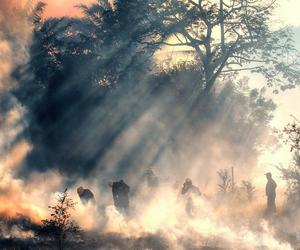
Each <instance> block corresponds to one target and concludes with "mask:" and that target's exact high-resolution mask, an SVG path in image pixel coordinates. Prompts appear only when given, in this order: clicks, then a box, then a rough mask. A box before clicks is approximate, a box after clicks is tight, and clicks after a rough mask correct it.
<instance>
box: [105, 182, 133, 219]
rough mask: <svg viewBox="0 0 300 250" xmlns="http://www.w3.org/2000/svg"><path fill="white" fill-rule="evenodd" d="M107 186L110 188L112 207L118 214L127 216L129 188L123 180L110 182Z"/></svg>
mask: <svg viewBox="0 0 300 250" xmlns="http://www.w3.org/2000/svg"><path fill="white" fill-rule="evenodd" d="M109 186H110V187H111V188H112V194H113V199H114V205H115V207H116V209H117V210H118V211H119V212H120V213H122V214H126V215H128V213H129V191H130V187H129V186H128V185H127V184H126V183H125V182H124V181H123V180H120V181H116V182H110V183H109Z"/></svg>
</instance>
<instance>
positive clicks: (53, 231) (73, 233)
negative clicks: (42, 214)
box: [37, 189, 80, 250]
mask: <svg viewBox="0 0 300 250" xmlns="http://www.w3.org/2000/svg"><path fill="white" fill-rule="evenodd" d="M74 207H75V203H74V202H73V200H72V199H71V198H70V197H69V194H68V192H67V189H66V190H65V191H64V192H63V193H62V194H59V195H58V197H57V203H56V204H55V205H54V206H49V209H50V211H51V214H50V219H45V220H42V226H41V227H40V229H39V230H38V231H37V235H38V236H41V237H46V238H50V239H54V240H55V241H56V242H57V245H58V249H59V250H63V249H64V245H65V241H66V240H67V237H74V238H75V237H78V236H79V232H80V231H79V227H78V226H77V225H76V224H74V222H73V221H72V218H71V214H70V210H71V209H74Z"/></svg>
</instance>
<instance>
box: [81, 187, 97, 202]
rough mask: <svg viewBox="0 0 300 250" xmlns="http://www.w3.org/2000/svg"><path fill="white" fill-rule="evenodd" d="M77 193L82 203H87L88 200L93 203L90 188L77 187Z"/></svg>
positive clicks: (93, 199) (93, 198)
mask: <svg viewBox="0 0 300 250" xmlns="http://www.w3.org/2000/svg"><path fill="white" fill-rule="evenodd" d="M77 194H78V196H79V198H80V201H81V203H82V204H83V205H87V204H88V203H89V202H91V203H92V204H95V203H96V201H95V197H94V194H93V193H92V191H91V190H89V189H85V188H83V187H79V188H77Z"/></svg>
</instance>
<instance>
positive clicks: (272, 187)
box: [265, 173, 277, 215]
mask: <svg viewBox="0 0 300 250" xmlns="http://www.w3.org/2000/svg"><path fill="white" fill-rule="evenodd" d="M265 175H266V177H267V180H268V182H267V185H266V196H267V209H266V214H267V215H270V214H273V213H275V212H276V204H275V198H276V187H277V184H276V182H275V181H274V180H273V179H272V174H271V173H266V174H265Z"/></svg>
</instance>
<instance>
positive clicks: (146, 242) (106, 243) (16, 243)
mask: <svg viewBox="0 0 300 250" xmlns="http://www.w3.org/2000/svg"><path fill="white" fill-rule="evenodd" d="M182 245H183V246H181V248H180V249H182V248H183V249H185V250H222V249H221V248H216V247H207V246H193V245H192V243H190V242H188V241H187V242H183V244H182ZM0 249H1V250H55V249H58V248H57V243H56V242H55V241H52V240H43V239H38V238H30V239H23V240H21V239H14V238H10V239H2V240H0ZM82 249H84V250H93V249H95V250H173V249H174V246H171V245H170V244H169V242H168V241H167V240H166V239H164V238H162V237H160V236H158V235H149V234H148V235H144V236H141V237H137V238H132V237H130V238H128V237H124V236H122V235H120V234H103V235H99V234H96V233H86V232H85V233H84V234H83V235H82V239H81V240H75V241H72V239H70V240H68V241H67V242H65V244H64V250H82Z"/></svg>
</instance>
